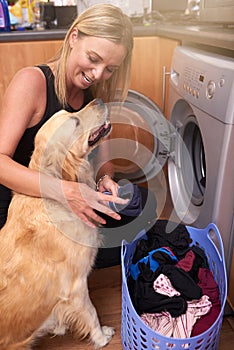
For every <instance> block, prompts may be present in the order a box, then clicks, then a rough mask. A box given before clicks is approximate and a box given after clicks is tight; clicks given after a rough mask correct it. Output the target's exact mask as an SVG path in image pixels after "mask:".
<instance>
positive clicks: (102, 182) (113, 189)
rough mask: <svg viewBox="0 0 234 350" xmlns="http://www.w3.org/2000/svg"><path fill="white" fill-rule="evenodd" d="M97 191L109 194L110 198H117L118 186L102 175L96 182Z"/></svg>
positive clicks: (108, 177)
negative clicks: (110, 194)
mask: <svg viewBox="0 0 234 350" xmlns="http://www.w3.org/2000/svg"><path fill="white" fill-rule="evenodd" d="M97 190H98V191H99V192H104V191H107V192H110V193H112V196H114V197H117V196H118V184H117V183H116V182H115V181H114V180H112V178H111V177H110V176H109V175H103V176H102V177H101V178H100V179H99V180H98V182H97Z"/></svg>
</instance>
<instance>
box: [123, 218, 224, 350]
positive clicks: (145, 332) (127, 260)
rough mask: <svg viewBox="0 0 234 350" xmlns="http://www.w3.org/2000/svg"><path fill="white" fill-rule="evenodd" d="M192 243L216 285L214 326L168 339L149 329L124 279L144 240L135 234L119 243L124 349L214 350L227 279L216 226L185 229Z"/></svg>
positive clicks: (217, 339) (221, 246)
mask: <svg viewBox="0 0 234 350" xmlns="http://www.w3.org/2000/svg"><path fill="white" fill-rule="evenodd" d="M186 229H187V230H188V232H189V234H190V237H191V239H192V240H193V242H192V244H198V245H199V247H201V248H203V249H204V250H205V253H206V256H207V260H208V263H209V268H210V270H211V271H212V273H213V276H214V279H215V281H216V283H217V284H218V286H219V293H220V303H221V310H220V314H219V316H218V318H217V319H216V321H215V322H214V324H213V325H212V326H211V327H210V328H209V329H208V330H207V331H205V332H203V333H201V334H200V335H198V336H195V337H190V338H184V339H179V338H168V337H165V336H163V335H161V334H159V333H157V332H155V331H153V330H152V329H151V328H149V327H148V326H147V325H146V324H145V323H144V322H143V321H142V320H141V318H140V316H139V315H138V314H137V313H136V311H135V309H134V307H133V304H132V302H131V298H130V295H129V290H128V285H127V278H128V275H129V266H130V264H131V261H132V257H133V254H134V252H135V248H136V245H137V242H138V241H139V239H142V238H146V237H144V236H146V235H145V232H144V231H142V232H141V234H140V235H138V239H136V240H134V241H133V242H132V243H128V242H126V241H123V242H122V252H121V259H122V325H121V336H122V345H123V349H124V350H145V349H149V350H155V349H161V350H172V349H173V350H177V349H189V350H191V349H193V350H209V349H212V350H217V349H218V344H219V337H220V330H221V326H222V320H223V312H224V306H225V302H226V297H227V277H226V269H225V262H224V261H225V260H224V251H223V244H222V239H221V236H220V233H219V230H218V228H217V226H216V225H214V224H212V223H211V224H209V225H208V226H207V227H206V228H205V229H196V228H193V227H190V226H186Z"/></svg>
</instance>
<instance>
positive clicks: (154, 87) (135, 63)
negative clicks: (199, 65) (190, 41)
mask: <svg viewBox="0 0 234 350" xmlns="http://www.w3.org/2000/svg"><path fill="white" fill-rule="evenodd" d="M179 44H180V42H179V41H177V40H172V39H167V38H162V37H157V36H149V37H135V38H134V50H133V60H132V74H131V85H130V88H131V89H133V90H136V91H139V92H141V93H142V94H144V95H145V96H147V97H149V98H150V99H152V100H153V101H154V102H156V103H157V105H158V106H159V107H160V108H161V109H163V107H164V106H163V105H162V104H163V91H162V90H163V88H162V86H163V67H166V71H168V72H169V71H170V67H171V60H172V55H173V51H174V49H175V47H176V46H177V45H179ZM168 81H169V76H166V84H165V115H166V116H168V110H167V95H168Z"/></svg>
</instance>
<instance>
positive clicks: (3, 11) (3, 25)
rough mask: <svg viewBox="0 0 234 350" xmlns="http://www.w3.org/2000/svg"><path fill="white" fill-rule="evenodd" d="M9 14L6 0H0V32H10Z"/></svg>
mask: <svg viewBox="0 0 234 350" xmlns="http://www.w3.org/2000/svg"><path fill="white" fill-rule="evenodd" d="M10 30H11V24H10V16H9V10H8V2H7V0H0V32H10Z"/></svg>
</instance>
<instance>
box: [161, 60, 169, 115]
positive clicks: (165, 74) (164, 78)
mask: <svg viewBox="0 0 234 350" xmlns="http://www.w3.org/2000/svg"><path fill="white" fill-rule="evenodd" d="M170 74H171V72H167V67H166V66H163V76H162V112H163V113H164V112H165V99H166V77H167V75H170Z"/></svg>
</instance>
